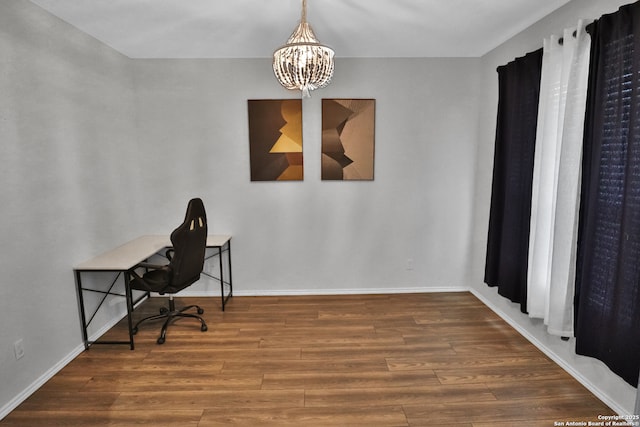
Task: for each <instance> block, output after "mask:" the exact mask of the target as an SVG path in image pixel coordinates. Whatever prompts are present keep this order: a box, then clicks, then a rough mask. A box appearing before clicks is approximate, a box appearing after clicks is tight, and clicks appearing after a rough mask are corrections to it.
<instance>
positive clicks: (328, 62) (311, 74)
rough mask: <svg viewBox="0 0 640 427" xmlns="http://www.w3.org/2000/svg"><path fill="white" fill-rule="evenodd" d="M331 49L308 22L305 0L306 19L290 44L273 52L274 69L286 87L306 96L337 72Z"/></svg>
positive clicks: (290, 40) (304, 16)
mask: <svg viewBox="0 0 640 427" xmlns="http://www.w3.org/2000/svg"><path fill="white" fill-rule="evenodd" d="M333 55H334V52H333V50H332V49H331V48H329V47H327V46H323V45H321V44H320V42H319V41H318V39H316V36H315V34H314V33H313V30H312V29H311V26H310V25H309V24H308V23H307V0H302V18H301V19H300V23H299V24H298V26H297V27H296V29H295V30H294V31H293V33H291V36H290V37H289V40H287V44H285V45H284V46H282V47H281V48H279V49H278V50H276V51H275V52H274V54H273V72H274V74H275V75H276V78H277V79H278V81H279V82H280V84H281V85H282V86H284V87H285V88H287V89H299V90H301V91H302V97H303V98H309V97H310V96H311V94H310V91H312V90H314V89H318V88H323V87H325V86H327V85H328V84H329V82H330V81H331V76H332V75H333Z"/></svg>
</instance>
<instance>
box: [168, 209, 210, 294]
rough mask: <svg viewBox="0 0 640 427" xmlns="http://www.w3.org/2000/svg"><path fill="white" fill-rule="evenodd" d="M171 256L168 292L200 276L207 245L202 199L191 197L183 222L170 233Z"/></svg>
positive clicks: (185, 285) (175, 290) (205, 215)
mask: <svg viewBox="0 0 640 427" xmlns="http://www.w3.org/2000/svg"><path fill="white" fill-rule="evenodd" d="M171 244H172V245H173V250H174V251H173V256H172V257H171V261H170V263H169V265H170V267H171V270H172V280H171V285H170V286H169V288H170V290H169V292H177V291H179V290H180V289H184V288H186V287H187V286H189V285H191V284H192V283H194V282H195V281H197V280H198V279H199V278H200V273H202V269H203V267H204V257H205V251H206V246H207V213H206V212H205V209H204V204H203V203H202V200H200V199H198V198H196V199H191V200H190V201H189V204H188V205H187V213H186V215H185V218H184V222H183V223H182V224H181V225H180V226H179V227H178V228H176V229H175V230H173V232H172V233H171Z"/></svg>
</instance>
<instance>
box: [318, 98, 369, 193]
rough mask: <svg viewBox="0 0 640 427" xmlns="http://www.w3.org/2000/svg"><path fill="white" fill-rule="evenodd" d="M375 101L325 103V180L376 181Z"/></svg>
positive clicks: (323, 153)
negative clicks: (374, 178) (374, 169)
mask: <svg viewBox="0 0 640 427" xmlns="http://www.w3.org/2000/svg"><path fill="white" fill-rule="evenodd" d="M375 107H376V101H375V99H323V100H322V166H321V170H322V172H321V175H322V180H325V181H326V180H333V181H336V180H338V181H358V180H360V181H365V180H369V181H370V180H373V165H374V146H375Z"/></svg>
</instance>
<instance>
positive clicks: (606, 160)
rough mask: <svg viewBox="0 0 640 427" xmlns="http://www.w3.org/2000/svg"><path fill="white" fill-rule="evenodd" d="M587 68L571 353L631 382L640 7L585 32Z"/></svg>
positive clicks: (639, 161) (635, 334)
mask: <svg viewBox="0 0 640 427" xmlns="http://www.w3.org/2000/svg"><path fill="white" fill-rule="evenodd" d="M587 31H588V32H589V33H590V35H591V42H592V46H591V62H590V72H589V88H588V94H587V112H586V118H585V128H584V148H583V150H584V157H583V165H582V170H583V172H582V173H583V176H582V193H581V202H580V223H579V233H578V252H577V259H578V261H577V266H576V296H575V312H576V313H575V328H576V330H575V333H576V352H577V353H578V354H581V355H586V356H591V357H595V358H598V359H600V360H601V361H603V362H604V363H605V364H606V365H607V366H609V368H610V369H611V370H612V371H613V372H615V373H616V374H618V375H619V376H621V377H622V378H623V379H624V380H625V381H627V382H628V383H629V384H631V385H633V386H636V385H637V383H638V368H639V357H638V355H639V354H640V289H639V288H640V285H639V284H640V3H634V4H632V5H628V6H623V7H621V8H620V9H619V10H618V12H616V13H613V14H609V15H604V16H603V17H601V18H600V19H599V20H597V21H596V22H594V23H593V24H591V25H589V26H588V27H587Z"/></svg>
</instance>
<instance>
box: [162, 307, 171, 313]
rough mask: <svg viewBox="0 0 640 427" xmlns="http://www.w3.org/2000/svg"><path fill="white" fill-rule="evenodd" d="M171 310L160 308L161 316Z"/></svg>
mask: <svg viewBox="0 0 640 427" xmlns="http://www.w3.org/2000/svg"><path fill="white" fill-rule="evenodd" d="M168 312H169V309H168V308H167V307H160V314H167V313H168Z"/></svg>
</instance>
